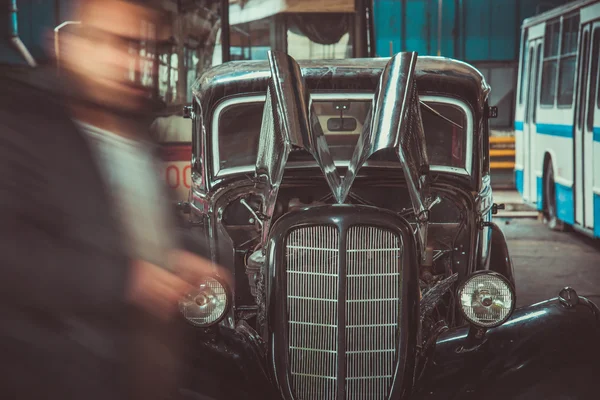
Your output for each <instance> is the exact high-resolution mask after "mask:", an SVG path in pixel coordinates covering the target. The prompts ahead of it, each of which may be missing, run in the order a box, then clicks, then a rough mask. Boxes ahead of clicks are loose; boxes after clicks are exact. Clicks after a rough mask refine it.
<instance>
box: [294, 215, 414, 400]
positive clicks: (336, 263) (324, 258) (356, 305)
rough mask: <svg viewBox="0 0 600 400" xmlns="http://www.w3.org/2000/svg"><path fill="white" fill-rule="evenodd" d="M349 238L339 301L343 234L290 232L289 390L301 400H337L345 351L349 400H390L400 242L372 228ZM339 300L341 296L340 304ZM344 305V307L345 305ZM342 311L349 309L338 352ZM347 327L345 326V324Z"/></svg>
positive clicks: (321, 229) (353, 231) (314, 229)
mask: <svg viewBox="0 0 600 400" xmlns="http://www.w3.org/2000/svg"><path fill="white" fill-rule="evenodd" d="M345 234H346V249H345V256H346V269H345V271H342V272H344V274H343V275H345V282H344V283H345V288H346V293H341V294H340V293H339V283H340V282H339V279H340V278H339V277H340V253H339V250H338V247H339V235H340V234H339V232H338V230H337V228H335V227H329V226H310V227H301V228H297V229H295V230H292V231H291V232H290V233H289V235H288V237H287V242H286V260H287V266H286V276H287V280H286V281H287V285H286V286H287V298H286V302H287V311H288V315H287V318H288V327H289V334H288V345H289V349H288V351H289V363H290V368H291V370H290V374H291V386H292V389H293V391H294V394H295V396H296V398H297V399H298V400H303V399H326V400H336V399H337V387H338V385H339V381H338V380H339V379H340V378H343V377H338V376H337V375H338V363H339V362H343V361H342V360H338V357H339V356H340V354H338V353H339V352H340V350H339V349H345V359H346V364H345V365H344V371H345V381H344V384H345V392H346V396H345V397H346V399H347V400H351V399H357V400H358V399H373V400H380V399H381V400H385V399H386V398H387V395H388V393H389V391H390V389H391V382H392V376H393V373H394V369H395V365H396V364H395V363H396V362H397V361H396V358H397V348H396V346H397V337H398V329H399V326H398V323H399V321H398V310H399V302H400V300H399V299H400V297H401V296H400V275H401V270H400V261H399V260H400V255H401V251H402V246H401V242H400V238H399V237H398V236H397V235H396V234H394V233H393V232H391V231H387V230H384V229H380V228H377V227H372V226H353V227H350V228H349V229H348V231H347V232H346V233H345ZM340 295H341V296H343V297H342V298H340ZM340 301H343V304H339V302H340ZM338 307H344V308H343V309H345V315H342V316H343V317H345V326H342V327H339V329H343V330H344V331H343V332H344V333H345V343H344V342H343V343H341V344H342V345H343V346H344V347H339V345H340V343H338V340H340V338H338V325H339V323H340V321H341V320H340V318H339V317H340V316H339V315H338ZM342 321H343V319H342Z"/></svg>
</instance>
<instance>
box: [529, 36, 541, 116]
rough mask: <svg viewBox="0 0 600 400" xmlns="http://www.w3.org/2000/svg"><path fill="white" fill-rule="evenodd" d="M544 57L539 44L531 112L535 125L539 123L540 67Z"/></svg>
mask: <svg viewBox="0 0 600 400" xmlns="http://www.w3.org/2000/svg"><path fill="white" fill-rule="evenodd" d="M541 56H542V45H541V44H539V45H538V46H537V50H536V56H535V58H534V60H535V62H536V64H537V65H535V66H534V71H535V76H534V77H533V79H534V82H535V86H534V88H533V106H532V107H533V110H531V113H532V117H531V118H532V119H533V123H534V124H535V123H537V106H538V104H537V96H536V95H537V93H538V87H539V84H540V76H539V75H540V74H539V71H540V70H539V65H540V57H541Z"/></svg>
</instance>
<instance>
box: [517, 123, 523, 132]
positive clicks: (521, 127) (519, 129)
mask: <svg viewBox="0 0 600 400" xmlns="http://www.w3.org/2000/svg"><path fill="white" fill-rule="evenodd" d="M522 130H523V121H515V131H522Z"/></svg>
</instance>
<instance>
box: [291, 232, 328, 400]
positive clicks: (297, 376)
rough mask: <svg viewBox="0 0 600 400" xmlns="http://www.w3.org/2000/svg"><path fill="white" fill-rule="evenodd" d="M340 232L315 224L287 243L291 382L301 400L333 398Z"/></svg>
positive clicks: (292, 234)
mask: <svg viewBox="0 0 600 400" xmlns="http://www.w3.org/2000/svg"><path fill="white" fill-rule="evenodd" d="M338 248H339V232H338V230H337V229H336V228H334V227H327V226H312V227H304V228H298V229H295V230H293V231H292V232H291V233H290V234H289V236H288V238H287V243H286V260H287V268H286V272H287V299H286V300H287V310H288V327H289V336H288V341H289V346H290V348H289V357H290V367H291V371H290V373H291V381H292V382H291V383H292V387H293V390H294V392H295V394H296V397H297V399H298V400H309V399H316V398H319V399H325V400H335V398H336V391H337V366H338V363H337V362H338V360H337V358H338V356H337V352H338V338H337V337H338V327H337V321H338V312H337V307H338V305H337V300H338V285H339V272H340V271H339V250H338Z"/></svg>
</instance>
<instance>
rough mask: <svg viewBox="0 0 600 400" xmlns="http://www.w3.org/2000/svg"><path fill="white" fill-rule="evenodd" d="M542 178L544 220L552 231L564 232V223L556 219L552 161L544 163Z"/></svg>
mask: <svg viewBox="0 0 600 400" xmlns="http://www.w3.org/2000/svg"><path fill="white" fill-rule="evenodd" d="M545 178H546V179H545V180H544V204H545V207H544V222H545V223H546V225H548V228H550V229H551V230H553V231H559V232H564V231H565V230H566V229H565V223H564V222H563V221H561V220H559V219H558V216H557V211H556V185H555V184H554V170H553V168H552V162H548V164H546V174H545Z"/></svg>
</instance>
